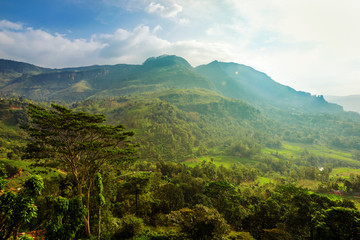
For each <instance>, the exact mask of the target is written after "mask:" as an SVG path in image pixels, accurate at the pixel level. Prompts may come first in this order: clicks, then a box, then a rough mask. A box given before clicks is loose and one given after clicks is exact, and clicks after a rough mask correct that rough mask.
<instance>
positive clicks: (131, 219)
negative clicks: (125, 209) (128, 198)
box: [113, 215, 144, 239]
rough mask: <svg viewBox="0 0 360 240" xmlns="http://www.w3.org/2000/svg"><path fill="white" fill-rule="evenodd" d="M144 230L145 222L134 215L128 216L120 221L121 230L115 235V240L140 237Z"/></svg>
mask: <svg viewBox="0 0 360 240" xmlns="http://www.w3.org/2000/svg"><path fill="white" fill-rule="evenodd" d="M143 229H144V222H143V220H142V219H141V218H137V217H135V216H134V215H126V216H124V217H123V218H122V219H121V221H120V229H119V230H118V231H117V232H116V233H115V234H114V236H113V238H114V239H128V238H133V237H135V236H137V235H139V234H140V233H141V232H142V230H143Z"/></svg>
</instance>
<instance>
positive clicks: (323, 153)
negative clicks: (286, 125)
mask: <svg viewBox="0 0 360 240" xmlns="http://www.w3.org/2000/svg"><path fill="white" fill-rule="evenodd" d="M305 150H307V151H308V152H309V153H312V154H314V155H316V156H319V157H323V158H326V159H330V160H337V161H341V162H344V163H345V164H347V165H351V166H353V167H355V168H360V161H356V160H354V159H352V155H351V153H350V152H345V151H340V150H334V149H329V148H327V147H325V146H321V145H315V144H312V145H306V144H293V143H288V142H284V143H283V144H282V147H281V148H280V149H270V148H264V149H263V150H262V151H263V152H265V153H269V154H271V155H275V156H276V155H279V156H282V157H284V158H286V159H288V160H291V159H294V158H296V157H298V156H300V155H301V154H302V153H303V152H304V151H305Z"/></svg>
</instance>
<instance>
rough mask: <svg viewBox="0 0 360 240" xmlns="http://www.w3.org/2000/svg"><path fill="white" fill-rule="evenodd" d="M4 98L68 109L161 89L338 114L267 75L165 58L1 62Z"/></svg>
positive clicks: (320, 99) (242, 68)
mask: <svg viewBox="0 0 360 240" xmlns="http://www.w3.org/2000/svg"><path fill="white" fill-rule="evenodd" d="M0 71H1V73H2V77H1V82H2V84H3V86H1V88H0V91H1V93H2V94H3V95H17V96H24V97H27V98H31V99H34V100H55V101H63V102H68V103H71V102H73V101H78V100H84V99H87V98H89V97H109V96H124V95H128V94H138V93H142V92H151V91H157V90H162V89H171V88H178V89H207V90H211V91H215V92H217V93H219V94H221V95H223V96H225V97H229V98H236V99H242V100H245V101H247V102H249V103H250V104H254V105H255V106H259V107H264V108H268V107H276V108H286V109H290V110H297V111H305V112H312V111H315V112H341V111H342V108H341V107H340V106H338V105H336V104H331V103H328V102H326V101H325V99H324V98H323V97H322V96H313V95H311V94H310V93H305V92H300V91H296V90H294V89H292V88H291V87H288V86H284V85H281V84H279V83H277V82H275V81H274V80H272V79H271V78H270V77H269V76H267V75H266V74H265V73H262V72H259V71H257V70H255V69H253V68H251V67H248V66H245V65H241V64H237V63H223V62H218V61H213V62H211V63H209V64H207V65H202V66H199V67H196V68H193V67H192V66H191V65H190V64H189V63H188V62H187V61H186V60H185V59H183V58H181V57H178V56H174V55H171V56H169V55H163V56H160V57H156V58H155V57H153V58H149V59H147V60H146V61H145V62H144V63H143V64H142V65H130V64H119V65H103V66H97V65H95V66H88V67H78V68H64V69H46V68H40V67H36V66H34V65H31V64H26V63H20V62H14V61H8V60H2V61H1V70H0Z"/></svg>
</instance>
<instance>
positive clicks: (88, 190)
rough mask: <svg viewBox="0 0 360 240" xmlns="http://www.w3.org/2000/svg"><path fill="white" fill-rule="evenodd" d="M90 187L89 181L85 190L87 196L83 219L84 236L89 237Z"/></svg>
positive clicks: (90, 182)
mask: <svg viewBox="0 0 360 240" xmlns="http://www.w3.org/2000/svg"><path fill="white" fill-rule="evenodd" d="M91 186H92V181H89V186H88V189H87V196H86V212H87V213H86V217H84V225H85V233H86V236H90V234H91V231H90V196H91Z"/></svg>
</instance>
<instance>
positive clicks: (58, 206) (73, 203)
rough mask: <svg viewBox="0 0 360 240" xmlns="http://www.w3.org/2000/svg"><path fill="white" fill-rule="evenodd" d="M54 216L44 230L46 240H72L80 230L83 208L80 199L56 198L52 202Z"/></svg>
mask: <svg viewBox="0 0 360 240" xmlns="http://www.w3.org/2000/svg"><path fill="white" fill-rule="evenodd" d="M53 210H54V215H53V219H52V220H51V222H50V223H49V224H48V226H47V228H46V238H47V239H59V240H60V239H64V240H65V239H72V238H75V236H76V233H77V231H78V230H79V229H80V227H81V225H82V221H83V217H84V216H85V215H86V210H85V207H84V206H83V204H82V200H81V198H80V197H75V198H72V199H70V200H69V199H67V198H64V197H57V198H55V199H54V200H53Z"/></svg>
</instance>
